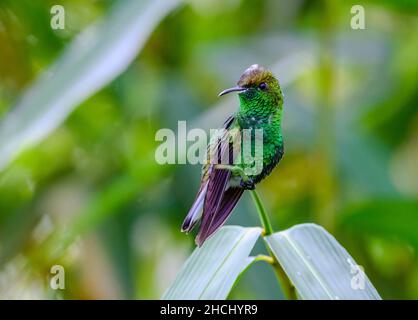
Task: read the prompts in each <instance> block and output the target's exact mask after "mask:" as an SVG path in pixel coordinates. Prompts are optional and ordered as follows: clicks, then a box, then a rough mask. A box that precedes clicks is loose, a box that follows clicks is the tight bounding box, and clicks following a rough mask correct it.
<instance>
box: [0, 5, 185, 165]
mask: <svg viewBox="0 0 418 320" xmlns="http://www.w3.org/2000/svg"><path fill="white" fill-rule="evenodd" d="M179 3H180V0H168V1H167V0H157V1H150V0H148V1H135V0H130V1H121V2H119V4H118V6H116V7H115V8H114V10H112V11H111V13H110V15H109V16H108V17H107V18H106V19H104V20H103V21H101V22H99V23H96V24H94V25H93V26H91V27H90V28H88V29H87V30H85V31H84V32H82V34H81V35H80V36H78V37H77V38H76V39H75V40H74V41H73V42H72V43H71V44H70V45H69V46H68V47H67V49H66V50H65V52H64V53H63V55H62V56H61V58H60V59H58V61H57V62H56V64H55V65H54V66H52V67H51V68H50V70H48V71H46V72H45V73H44V74H43V75H42V76H41V77H40V78H39V79H38V80H37V81H36V82H35V84H34V85H33V86H32V87H30V88H29V89H28V90H27V91H26V92H25V93H24V94H23V96H22V98H21V100H20V102H18V104H17V105H16V106H14V107H13V108H12V111H11V112H10V113H9V114H8V115H6V117H5V118H4V119H3V120H2V122H1V123H0V169H2V168H4V167H5V166H7V165H8V163H9V162H11V161H12V160H13V159H14V158H15V157H16V156H17V155H18V154H19V153H20V152H22V151H23V150H24V149H26V148H28V147H29V146H31V145H33V144H35V143H37V142H39V141H41V140H42V139H43V138H45V137H46V136H47V135H48V134H49V133H50V132H51V131H53V130H54V129H55V128H56V127H58V126H59V125H60V124H61V123H62V122H63V121H64V120H65V118H66V117H67V116H68V115H69V114H70V113H71V111H72V110H73V109H74V108H75V107H76V106H77V105H79V104H80V103H81V102H83V101H84V100H85V99H87V98H88V97H89V96H91V95H92V94H94V93H95V92H96V91H98V90H100V89H101V88H102V87H103V86H105V85H106V84H108V83H109V82H110V81H112V80H113V79H114V78H115V77H117V76H118V75H119V74H120V73H121V72H123V71H124V70H125V69H126V67H127V66H128V65H129V64H130V62H131V61H132V60H133V59H134V58H135V56H136V55H137V54H138V51H139V50H140V49H141V48H142V47H143V45H144V44H145V42H146V40H147V39H148V37H149V35H150V34H151V32H152V31H153V29H154V28H155V26H156V25H157V24H158V23H159V22H160V21H161V20H162V19H163V18H164V16H166V15H167V14H168V13H169V12H170V11H171V10H173V9H174V8H175V7H176V6H177V5H178V4H179Z"/></svg>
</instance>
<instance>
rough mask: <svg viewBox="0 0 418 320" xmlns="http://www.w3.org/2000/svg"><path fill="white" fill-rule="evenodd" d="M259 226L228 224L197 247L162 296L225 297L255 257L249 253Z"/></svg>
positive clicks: (186, 297) (169, 297) (189, 297)
mask: <svg viewBox="0 0 418 320" xmlns="http://www.w3.org/2000/svg"><path fill="white" fill-rule="evenodd" d="M260 234H261V229H260V228H243V227H237V226H227V227H223V228H222V229H220V230H219V231H218V232H217V233H216V234H215V235H214V236H213V237H212V238H210V239H209V240H208V241H206V242H205V243H204V245H203V246H202V247H201V248H196V249H195V250H194V252H193V254H192V255H191V256H190V257H189V259H188V260H187V261H186V263H185V264H184V265H183V268H182V269H181V270H180V272H179V274H178V275H177V277H176V279H175V280H174V283H173V284H172V285H171V286H170V288H168V290H167V291H166V292H165V294H164V295H163V297H162V299H168V300H173V299H180V300H183V299H208V300H218V299H226V297H227V296H228V294H229V292H230V291H231V289H232V287H233V285H234V283H235V280H236V279H237V278H238V276H239V275H240V274H241V272H243V271H244V270H245V269H246V268H247V267H248V265H249V264H251V262H252V261H253V260H254V258H251V257H249V254H250V252H251V250H252V248H253V247H254V244H255V242H256V241H257V239H258V237H259V236H260Z"/></svg>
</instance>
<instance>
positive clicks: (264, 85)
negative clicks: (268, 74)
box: [258, 82, 268, 90]
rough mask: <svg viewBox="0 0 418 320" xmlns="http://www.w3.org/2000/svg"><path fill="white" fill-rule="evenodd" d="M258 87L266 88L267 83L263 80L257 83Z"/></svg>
mask: <svg viewBox="0 0 418 320" xmlns="http://www.w3.org/2000/svg"><path fill="white" fill-rule="evenodd" d="M258 87H259V88H260V89H261V90H267V88H268V85H267V83H265V82H261V83H260V84H259V85H258Z"/></svg>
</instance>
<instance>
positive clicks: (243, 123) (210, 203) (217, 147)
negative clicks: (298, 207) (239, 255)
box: [181, 64, 284, 247]
mask: <svg viewBox="0 0 418 320" xmlns="http://www.w3.org/2000/svg"><path fill="white" fill-rule="evenodd" d="M232 92H236V93H237V94H238V98H239V108H238V110H237V112H236V113H235V114H233V115H231V116H230V117H229V118H228V119H227V120H226V121H225V123H224V126H223V129H224V130H221V131H220V132H221V133H220V134H219V135H218V136H216V137H215V138H214V139H211V140H210V142H209V145H208V149H207V158H208V161H206V162H205V163H204V165H203V168H202V175H201V182H200V188H199V191H198V192H197V195H196V198H195V200H194V203H193V205H192V206H191V208H190V210H189V212H188V214H187V216H186V218H185V220H184V222H183V225H182V227H181V230H182V232H186V233H187V232H189V231H191V230H192V229H193V227H194V226H195V225H196V224H197V223H198V222H200V227H199V232H198V234H197V236H196V239H195V242H196V244H197V246H199V247H200V246H202V245H203V243H204V242H205V240H206V239H208V238H209V237H210V236H211V235H213V234H214V233H215V232H216V231H217V230H218V229H219V228H220V227H221V226H222V225H223V224H224V223H225V221H226V220H227V219H228V217H229V216H230V214H231V212H232V210H233V209H234V207H235V206H236V204H237V203H238V201H239V199H240V198H241V196H242V194H243V193H244V191H245V190H253V189H255V185H256V184H257V183H259V182H260V181H261V180H263V179H264V178H265V177H267V176H268V175H269V174H270V173H271V171H272V170H273V169H274V168H275V167H276V165H277V164H278V163H279V161H280V159H281V158H282V156H283V153H284V144H283V137H282V130H281V120H282V112H283V94H282V91H281V88H280V84H279V81H278V80H277V78H276V77H275V76H274V75H273V73H272V72H271V71H270V70H268V69H267V68H265V67H262V66H259V65H258V64H254V65H251V66H250V67H249V68H247V69H246V70H245V71H244V73H243V74H242V75H241V77H240V78H239V80H238V82H237V86H235V87H232V88H229V89H226V90H223V91H222V92H221V93H220V94H219V96H223V95H226V94H229V93H232ZM245 130H249V131H250V132H251V135H250V138H251V139H253V140H254V137H255V135H254V132H255V131H256V130H258V131H259V132H261V133H262V135H261V137H262V139H261V142H262V144H261V146H262V149H261V150H262V151H261V152H257V151H259V150H260V148H257V147H256V143H254V141H251V144H250V145H251V147H250V149H251V155H254V157H258V159H255V161H256V160H259V161H260V163H261V164H262V169H261V170H253V171H251V170H247V169H248V163H246V162H245V161H243V160H245V159H244V158H245V156H244V155H243V152H242V150H243V143H244V140H245V139H243V138H242V133H243V131H245ZM222 142H223V143H222ZM225 142H226V143H225ZM237 145H238V147H236V146H237ZM231 146H233V148H232V147H231ZM231 155H232V160H231V159H230V158H231ZM237 155H238V156H237ZM225 156H227V157H228V159H227V162H226V164H225V161H221V163H219V161H211V159H213V158H216V159H217V160H219V159H221V160H222V159H224V157H225Z"/></svg>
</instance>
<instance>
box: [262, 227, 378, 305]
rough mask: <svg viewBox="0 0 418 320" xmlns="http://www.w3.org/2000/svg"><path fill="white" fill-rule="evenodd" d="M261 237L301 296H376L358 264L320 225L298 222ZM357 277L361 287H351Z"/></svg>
mask: <svg viewBox="0 0 418 320" xmlns="http://www.w3.org/2000/svg"><path fill="white" fill-rule="evenodd" d="M265 239H266V241H267V243H268V245H269V246H270V248H271V250H272V251H273V253H274V255H275V256H276V258H277V260H278V261H279V263H280V264H281V265H282V267H283V269H284V270H285V272H286V274H287V275H288V277H289V278H290V280H291V281H292V283H293V284H294V286H295V287H296V290H297V292H298V294H299V296H300V297H301V298H302V299H309V300H310V299H330V300H335V299H360V300H368V299H380V296H379V294H378V293H377V291H376V289H375V288H374V287H373V285H372V284H371V282H370V281H369V280H368V278H367V276H366V275H365V274H364V272H363V271H362V270H361V269H360V266H357V265H356V263H355V261H354V259H353V258H352V257H351V256H350V255H349V254H348V252H347V251H346V250H345V249H344V248H343V247H342V246H341V245H340V244H339V243H338V242H337V241H336V240H335V238H334V237H333V236H332V235H331V234H329V233H328V232H327V231H326V230H325V229H324V228H322V227H320V226H318V225H315V224H310V223H308V224H300V225H297V226H294V227H292V228H290V229H287V230H285V231H282V232H277V233H275V234H273V235H271V236H267V237H265ZM357 279H358V280H359V282H358V284H359V285H361V284H362V283H363V284H364V287H363V288H364V289H361V288H358V289H357V290H356V289H353V288H352V281H354V280H357Z"/></svg>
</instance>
